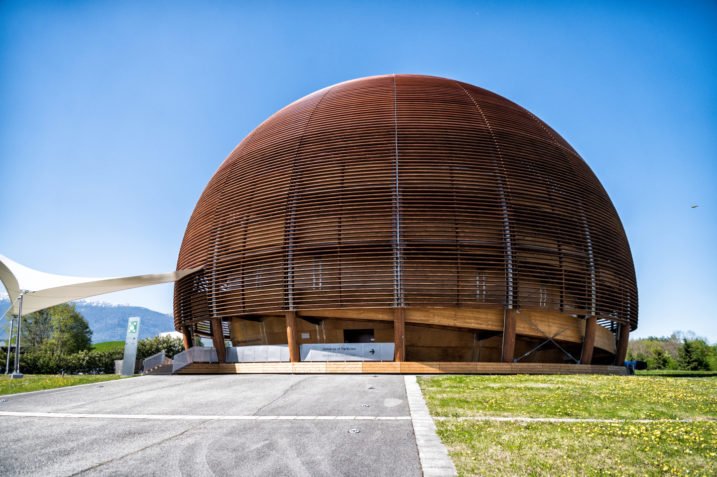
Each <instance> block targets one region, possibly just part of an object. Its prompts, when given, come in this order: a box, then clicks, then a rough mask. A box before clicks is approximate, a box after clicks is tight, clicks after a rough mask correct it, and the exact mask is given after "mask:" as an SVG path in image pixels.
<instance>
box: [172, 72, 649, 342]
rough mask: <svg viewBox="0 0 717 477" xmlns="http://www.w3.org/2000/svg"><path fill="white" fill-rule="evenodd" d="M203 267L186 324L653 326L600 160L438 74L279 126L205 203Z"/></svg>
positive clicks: (223, 170)
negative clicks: (595, 166)
mask: <svg viewBox="0 0 717 477" xmlns="http://www.w3.org/2000/svg"><path fill="white" fill-rule="evenodd" d="M193 267H203V270H202V272H200V273H196V274H194V275H192V276H189V277H185V278H183V279H182V280H181V281H180V282H178V283H177V285H176V287H175V320H176V325H177V327H178V328H179V327H180V326H181V325H182V324H189V323H196V322H199V321H201V320H206V319H208V318H229V317H237V316H251V315H257V314H259V315H261V314H271V313H275V312H281V311H284V310H302V309H317V308H350V307H361V308H370V307H397V306H405V307H411V306H422V307H426V306H428V307H431V306H437V307H484V306H496V307H497V306H500V307H506V308H521V307H535V308H538V307H540V308H548V309H551V310H554V311H559V312H561V313H566V314H570V315H574V316H583V317H584V316H597V317H598V322H599V323H601V324H602V325H603V326H607V327H610V326H612V325H611V324H612V323H629V325H630V328H631V329H634V328H636V327H637V287H636V281H635V272H634V266H633V262H632V257H631V253H630V248H629V245H628V241H627V238H626V236H625V232H624V230H623V227H622V224H621V222H620V219H619V217H618V214H617V212H616V211H615V208H614V207H613V204H612V203H611V201H610V198H609V197H608V195H607V193H606V191H605V190H604V188H603V187H602V185H601V184H600V182H599V181H598V179H597V177H596V176H595V174H594V173H593V172H592V171H591V170H590V168H589V167H588V165H587V164H586V163H585V162H584V161H583V160H582V159H581V158H580V156H579V155H578V154H577V153H576V151H575V150H574V149H573V148H572V147H571V146H570V145H569V144H568V143H567V142H566V141H565V140H564V139H563V138H561V137H560V135H559V134H557V133H556V132H555V131H554V130H553V129H551V128H550V127H549V126H548V125H546V124H545V123H544V122H542V121H541V120H540V119H538V118H537V117H536V116H535V115H533V114H532V113H530V112H529V111H527V110H525V109H524V108H522V107H520V106H518V105H517V104H515V103H513V102H511V101H509V100H507V99H505V98H503V97H501V96H499V95H497V94H494V93H492V92H490V91H487V90H485V89H481V88H478V87H476V86H472V85H470V84H466V83H462V82H460V81H455V80H451V79H446V78H439V77H430V76H419V75H386V76H375V77H369V78H362V79H357V80H353V81H348V82H345V83H340V84H337V85H334V86H331V87H328V88H325V89H322V90H320V91H317V92H315V93H313V94H310V95H308V96H306V97H304V98H302V99H300V100H298V101H296V102H294V103H292V104H290V105H288V106H287V107H285V108H284V109H282V110H280V111H278V112H277V113H276V114H274V115H273V116H271V117H270V118H269V119H267V120H266V121H265V122H264V123H262V124H261V125H260V126H258V127H257V128H256V129H255V130H254V131H253V132H252V133H251V134H249V136H247V137H246V138H245V139H244V140H243V141H242V142H241V143H240V144H239V145H238V146H237V147H236V149H235V150H234V151H233V152H232V153H231V154H230V155H229V157H228V158H227V159H226V160H225V161H224V162H223V163H222V164H221V166H220V167H219V169H218V170H217V172H216V173H215V175H214V177H212V178H211V180H210V182H209V184H208V185H207V187H206V189H205V191H204V193H203V194H202V196H201V198H200V199H199V202H198V203H197V206H196V209H195V210H194V213H193V214H192V217H191V219H190V221H189V225H188V226H187V231H186V234H185V237H184V241H183V243H182V247H181V251H180V254H179V261H178V265H177V268H178V269H187V268H193ZM457 325H459V324H457Z"/></svg>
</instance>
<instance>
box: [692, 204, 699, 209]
mask: <svg viewBox="0 0 717 477" xmlns="http://www.w3.org/2000/svg"><path fill="white" fill-rule="evenodd" d="M697 207H699V205H693V206H692V207H691V208H692V209H696V208H697Z"/></svg>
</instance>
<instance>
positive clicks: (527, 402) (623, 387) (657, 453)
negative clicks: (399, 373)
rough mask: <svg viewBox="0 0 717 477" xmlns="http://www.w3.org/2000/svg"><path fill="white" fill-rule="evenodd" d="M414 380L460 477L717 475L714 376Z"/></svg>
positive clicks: (492, 377)
mask: <svg viewBox="0 0 717 477" xmlns="http://www.w3.org/2000/svg"><path fill="white" fill-rule="evenodd" d="M419 382H420V384H421V388H422V389H423V393H424V396H425V398H426V403H427V404H428V407H429V409H430V410H431V414H433V416H438V417H441V419H437V420H436V426H437V427H438V433H439V435H440V436H441V439H442V440H443V442H444V443H445V444H446V446H447V447H448V450H449V452H450V453H451V457H452V458H453V462H454V463H455V464H456V468H457V469H458V472H459V474H460V475H545V476H548V475H717V420H716V419H717V378H702V377H700V378H670V377H662V376H660V377H652V376H627V377H626V376H440V377H438V376H437V377H424V378H420V379H419ZM459 416H460V417H469V416H514V417H547V418H564V417H571V418H599V419H624V420H625V422H503V421H500V422H499V421H471V420H461V419H458V418H457V417H459ZM636 419H650V420H656V421H654V422H635V421H634V420H636ZM677 419H695V420H697V422H681V421H679V420H677ZM631 421H632V422H631Z"/></svg>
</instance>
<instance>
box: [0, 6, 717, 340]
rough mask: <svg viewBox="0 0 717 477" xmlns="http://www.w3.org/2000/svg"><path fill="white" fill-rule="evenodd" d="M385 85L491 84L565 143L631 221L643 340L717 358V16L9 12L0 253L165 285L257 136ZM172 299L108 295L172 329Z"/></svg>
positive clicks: (370, 10) (244, 9)
mask: <svg viewBox="0 0 717 477" xmlns="http://www.w3.org/2000/svg"><path fill="white" fill-rule="evenodd" d="M386 73H422V74H432V75H439V76H447V77H452V78H456V79H459V80H462V81H466V82H468V83H472V84H475V85H478V86H482V87H485V88H488V89H490V90H492V91H495V92H497V93H499V94H502V95H504V96H506V97H508V98H510V99H511V100H513V101H515V102H517V103H519V104H521V105H522V106H524V107H526V108H528V109H529V110H531V111H532V112H534V113H535V114H536V115H538V116H539V117H541V118H542V119H543V120H545V121H546V122H547V123H548V124H550V125H551V126H552V127H553V128H555V129H556V130H557V131H558V132H560V133H561V134H562V135H563V136H564V137H565V138H566V139H567V140H568V141H569V142H570V143H571V144H572V145H573V146H574V147H575V148H576V149H577V150H578V151H579V152H580V154H581V155H582V156H583V157H584V158H585V160H586V161H587V162H588V164H590V166H591V167H592V168H593V170H594V171H595V172H596V174H597V175H598V177H599V178H600V180H601V181H602V183H603V185H604V186H605V188H606V189H607V191H608V193H609V194H610V196H611V198H612V200H613V202H614V203H615V206H616V207H617V210H618V212H619V213H620V215H621V218H622V220H623V223H624V225H625V229H626V231H627V234H628V238H629V239H630V242H631V246H632V251H633V256H634V258H635V263H636V267H637V275H638V285H639V292H640V326H639V329H638V331H637V333H636V334H637V336H647V335H664V334H669V333H671V332H672V331H674V330H677V329H681V330H693V331H695V332H696V333H697V334H698V335H702V336H706V337H708V338H709V339H710V340H711V341H713V342H714V341H717V319H716V318H715V311H714V310H715V306H714V300H715V299H717V246H716V245H717V212H716V211H717V191H716V187H715V183H717V157H715V151H717V133H716V131H717V81H716V80H717V4H715V3H713V2H704V3H701V2H656V1H651V2H630V1H620V2H567V1H566V2H510V1H501V2H451V1H439V2H420V1H415V0H414V1H408V2H360V3H359V2H354V3H352V2H338V1H332V2H326V3H321V2H314V3H309V2H301V4H300V2H256V3H252V2H216V1H210V2H200V1H196V2H166V3H165V2H151V1H150V2H133V1H123V2H103V1H93V2H81V1H76V2H32V1H23V2H20V1H17V2H13V1H4V2H2V3H0V177H2V181H3V187H2V188H0V201H1V203H2V204H3V206H2V208H0V219H2V224H3V227H2V233H0V253H2V254H5V255H7V256H9V257H11V258H13V259H15V260H17V261H19V262H21V263H24V264H26V265H28V266H31V267H34V268H40V269H43V270H45V271H48V272H54V273H63V274H76V275H86V276H93V275H97V276H111V275H127V274H141V273H149V272H158V271H168V270H172V269H174V266H175V264H176V257H177V252H178V250H179V245H180V242H181V239H182V235H183V233H184V228H185V226H186V223H187V221H188V219H189V216H190V214H191V211H192V209H193V207H194V204H195V203H196V200H197V199H198V198H199V195H200V194H201V191H202V190H203V188H204V186H205V185H206V183H207V181H208V180H209V178H210V177H211V176H212V174H213V173H214V171H215V170H216V168H217V167H218V166H219V164H220V163H221V161H222V160H223V159H224V157H225V156H226V155H227V154H228V153H229V152H230V151H231V150H232V149H233V148H234V146H235V145H236V144H237V143H238V142H240V141H241V140H242V138H244V136H246V134H248V133H249V132H250V131H251V130H252V129H253V128H254V127H255V126H256V125H258V124H259V123H260V122H261V121H263V120H264V119H266V118H267V117H268V116H269V115H271V114H272V113H273V112H275V111H276V110H277V109H279V108H281V107H283V106H284V105H286V104H288V103H290V102H292V101H294V100H296V99H298V98H300V97H302V96H304V95H306V94H309V93H311V92H312V91H314V90H316V89H319V88H322V87H325V86H328V85H331V84H334V83H337V82H340V81H344V80H348V79H352V78H356V77H361V76H368V75H375V74H386ZM692 205H698V206H699V207H697V208H694V209H693V208H691V206H692ZM171 295H172V293H171V287H170V286H158V287H151V288H146V289H140V290H135V291H130V292H124V293H121V294H114V295H107V296H105V297H100V298H99V300H104V301H109V302H114V303H132V304H135V305H141V306H148V307H150V308H153V309H157V310H160V311H165V312H169V311H170V310H171V300H172V296H171Z"/></svg>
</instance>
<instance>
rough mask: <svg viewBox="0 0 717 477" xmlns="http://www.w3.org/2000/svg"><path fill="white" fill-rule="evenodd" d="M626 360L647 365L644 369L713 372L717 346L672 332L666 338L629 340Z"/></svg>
mask: <svg viewBox="0 0 717 477" xmlns="http://www.w3.org/2000/svg"><path fill="white" fill-rule="evenodd" d="M627 359H628V360H639V361H644V362H645V363H647V369H674V370H685V371H717V345H710V344H709V343H708V342H707V340H706V339H705V338H700V337H698V336H696V335H695V334H694V333H692V332H687V333H684V332H682V331H676V332H674V333H672V335H670V336H659V337H658V336H650V337H648V338H638V339H631V340H630V344H629V346H628V349H627Z"/></svg>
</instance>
